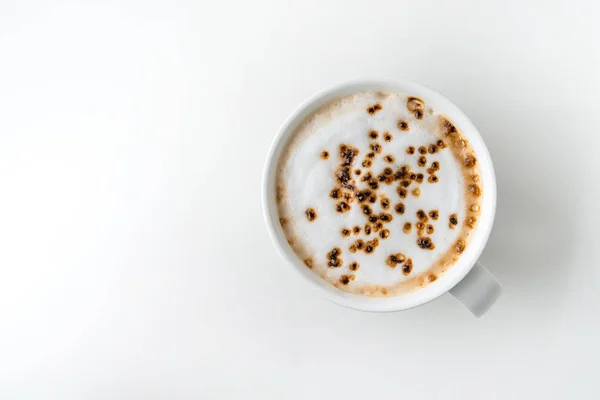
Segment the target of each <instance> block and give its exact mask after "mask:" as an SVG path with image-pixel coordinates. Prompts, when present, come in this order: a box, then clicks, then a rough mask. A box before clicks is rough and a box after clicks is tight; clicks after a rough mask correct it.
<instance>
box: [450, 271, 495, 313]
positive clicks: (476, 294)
mask: <svg viewBox="0 0 600 400" xmlns="http://www.w3.org/2000/svg"><path fill="white" fill-rule="evenodd" d="M450 294H451V295H452V296H454V297H455V298H456V300H458V301H460V302H461V303H462V305H463V306H465V308H466V309H467V310H469V311H471V312H472V313H473V315H475V316H476V317H477V318H479V317H481V316H482V315H483V314H485V313H486V312H487V311H488V310H489V309H490V308H491V307H492V306H493V305H494V303H495V302H496V300H498V298H499V297H500V294H502V286H500V283H499V282H498V281H497V280H496V278H494V275H492V274H491V273H490V272H489V271H488V270H487V269H485V268H484V267H483V265H481V264H480V263H476V264H475V265H474V266H473V268H472V269H471V271H469V273H468V274H467V276H465V277H464V278H463V280H462V281H460V282H458V284H457V285H456V286H454V287H453V288H452V289H450Z"/></svg>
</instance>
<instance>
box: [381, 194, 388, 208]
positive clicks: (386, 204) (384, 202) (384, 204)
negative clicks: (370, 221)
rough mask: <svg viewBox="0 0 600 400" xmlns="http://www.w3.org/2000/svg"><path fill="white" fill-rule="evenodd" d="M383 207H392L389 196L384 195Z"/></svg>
mask: <svg viewBox="0 0 600 400" xmlns="http://www.w3.org/2000/svg"><path fill="white" fill-rule="evenodd" d="M381 208H383V209H384V210H387V209H388V208H390V199H388V198H387V197H383V198H382V199H381Z"/></svg>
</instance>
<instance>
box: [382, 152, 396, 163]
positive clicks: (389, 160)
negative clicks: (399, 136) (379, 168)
mask: <svg viewBox="0 0 600 400" xmlns="http://www.w3.org/2000/svg"><path fill="white" fill-rule="evenodd" d="M383 159H384V160H385V161H386V162H388V163H393V162H394V161H395V160H396V159H395V158H394V156H393V155H391V154H388V155H387V156H385V157H384V158H383Z"/></svg>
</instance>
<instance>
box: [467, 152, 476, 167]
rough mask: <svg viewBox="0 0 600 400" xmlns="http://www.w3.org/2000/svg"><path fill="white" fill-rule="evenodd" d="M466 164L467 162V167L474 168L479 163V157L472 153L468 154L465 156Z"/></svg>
mask: <svg viewBox="0 0 600 400" xmlns="http://www.w3.org/2000/svg"><path fill="white" fill-rule="evenodd" d="M464 164H465V167H467V168H473V167H474V166H475V164H477V159H476V158H475V156H474V155H472V154H471V155H468V156H466V157H465V161H464Z"/></svg>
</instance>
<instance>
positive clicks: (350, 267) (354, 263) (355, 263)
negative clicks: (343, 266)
mask: <svg viewBox="0 0 600 400" xmlns="http://www.w3.org/2000/svg"><path fill="white" fill-rule="evenodd" d="M348 268H349V269H350V271H356V270H357V269H359V268H360V265H359V264H358V263H357V262H356V261H354V262H352V263H350V265H349V266H348Z"/></svg>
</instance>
